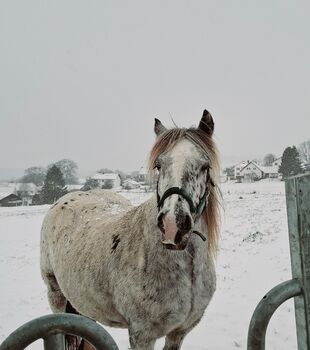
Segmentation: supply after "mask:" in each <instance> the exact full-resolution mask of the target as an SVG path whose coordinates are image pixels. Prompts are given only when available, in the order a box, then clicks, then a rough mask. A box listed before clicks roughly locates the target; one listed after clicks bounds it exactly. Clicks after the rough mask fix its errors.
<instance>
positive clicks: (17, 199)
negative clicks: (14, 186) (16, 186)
mask: <svg viewBox="0 0 310 350" xmlns="http://www.w3.org/2000/svg"><path fill="white" fill-rule="evenodd" d="M6 201H8V202H21V198H20V197H19V196H17V195H16V194H14V193H11V194H9V195H8V196H5V197H3V198H1V199H0V203H1V202H6Z"/></svg>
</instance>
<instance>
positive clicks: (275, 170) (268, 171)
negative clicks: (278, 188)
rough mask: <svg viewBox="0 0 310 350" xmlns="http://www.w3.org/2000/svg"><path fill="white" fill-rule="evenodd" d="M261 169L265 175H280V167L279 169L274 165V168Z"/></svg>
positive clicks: (262, 167)
mask: <svg viewBox="0 0 310 350" xmlns="http://www.w3.org/2000/svg"><path fill="white" fill-rule="evenodd" d="M260 168H261V170H262V171H263V172H264V173H265V174H278V172H279V170H278V169H279V167H277V166H276V165H274V166H261V167H260Z"/></svg>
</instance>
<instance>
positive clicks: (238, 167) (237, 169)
mask: <svg viewBox="0 0 310 350" xmlns="http://www.w3.org/2000/svg"><path fill="white" fill-rule="evenodd" d="M248 162H249V161H245V160H244V161H242V162H240V163H238V164H236V165H235V166H234V174H235V179H236V180H237V181H240V180H241V177H242V175H241V174H240V171H241V169H243V168H244V166H245V165H246V164H247V163H248Z"/></svg>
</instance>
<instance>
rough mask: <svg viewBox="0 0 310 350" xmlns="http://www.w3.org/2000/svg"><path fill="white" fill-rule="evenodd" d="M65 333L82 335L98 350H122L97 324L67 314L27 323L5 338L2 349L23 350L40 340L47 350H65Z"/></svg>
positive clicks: (41, 318) (44, 317)
mask: <svg viewBox="0 0 310 350" xmlns="http://www.w3.org/2000/svg"><path fill="white" fill-rule="evenodd" d="M61 334H71V335H77V336H80V337H82V338H84V339H85V340H87V341H88V342H89V343H90V344H92V345H93V346H94V347H96V349H98V350H118V347H117V345H116V343H115V341H114V340H113V338H112V337H111V336H110V334H109V333H108V332H107V331H105V330H104V329H103V328H102V327H101V326H99V325H98V324H97V323H96V322H94V321H92V320H90V319H88V318H86V317H84V316H78V315H72V314H63V313H59V314H54V315H48V316H43V317H39V318H36V319H35V320H32V321H30V322H27V323H26V324H24V325H23V326H21V327H19V328H18V329H17V330H16V331H14V332H13V333H11V334H10V335H9V336H8V337H7V338H6V339H5V341H4V342H3V343H2V344H1V345H0V350H23V349H25V348H26V347H27V346H28V345H30V344H31V343H33V342H35V341H36V340H38V339H44V346H45V349H46V350H56V349H57V350H62V349H63V344H64V343H63V337H62V336H60V335H61Z"/></svg>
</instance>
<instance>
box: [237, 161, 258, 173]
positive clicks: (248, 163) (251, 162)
mask: <svg viewBox="0 0 310 350" xmlns="http://www.w3.org/2000/svg"><path fill="white" fill-rule="evenodd" d="M250 164H253V165H254V166H256V168H257V169H258V170H260V171H263V170H262V167H261V166H259V165H257V164H256V163H255V162H253V161H250V162H247V163H246V165H245V166H244V167H243V168H242V169H241V170H240V173H241V172H242V171H243V170H244V169H245V168H246V167H247V166H248V165H250Z"/></svg>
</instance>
